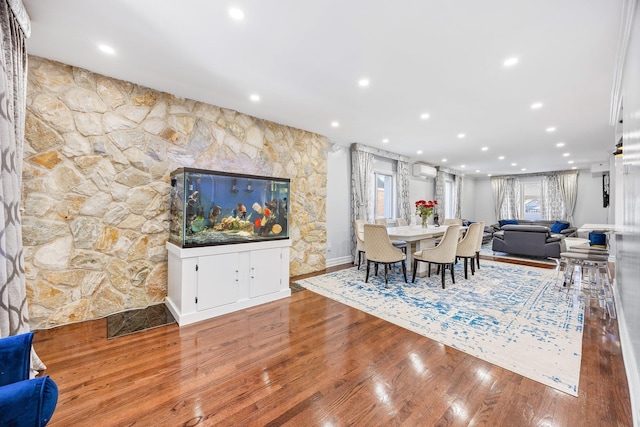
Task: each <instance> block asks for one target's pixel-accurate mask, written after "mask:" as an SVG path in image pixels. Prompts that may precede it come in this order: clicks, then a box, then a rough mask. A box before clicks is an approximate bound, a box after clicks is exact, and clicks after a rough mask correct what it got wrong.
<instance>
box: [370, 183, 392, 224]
mask: <svg viewBox="0 0 640 427" xmlns="http://www.w3.org/2000/svg"><path fill="white" fill-rule="evenodd" d="M394 181H395V177H394V175H393V173H388V172H387V173H383V172H376V173H375V189H376V203H375V206H374V208H373V209H374V215H375V218H386V219H392V218H395V195H394V191H393V189H394V188H395V185H393V183H394Z"/></svg>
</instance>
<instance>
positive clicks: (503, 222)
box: [498, 219, 518, 227]
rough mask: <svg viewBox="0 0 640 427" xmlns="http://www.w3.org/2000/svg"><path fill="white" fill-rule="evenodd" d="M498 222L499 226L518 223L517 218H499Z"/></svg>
mask: <svg viewBox="0 0 640 427" xmlns="http://www.w3.org/2000/svg"><path fill="white" fill-rule="evenodd" d="M498 224H499V225H500V227H503V226H505V225H510V224H514V225H518V220H517V219H501V220H500V221H498Z"/></svg>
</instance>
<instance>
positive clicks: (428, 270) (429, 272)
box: [427, 263, 431, 277]
mask: <svg viewBox="0 0 640 427" xmlns="http://www.w3.org/2000/svg"><path fill="white" fill-rule="evenodd" d="M427 277H431V263H428V264H427Z"/></svg>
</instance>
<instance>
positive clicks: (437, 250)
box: [411, 225, 462, 289]
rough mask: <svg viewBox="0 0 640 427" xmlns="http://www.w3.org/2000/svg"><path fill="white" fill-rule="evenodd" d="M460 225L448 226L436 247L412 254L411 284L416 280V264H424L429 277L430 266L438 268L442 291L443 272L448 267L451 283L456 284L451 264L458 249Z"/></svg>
mask: <svg viewBox="0 0 640 427" xmlns="http://www.w3.org/2000/svg"><path fill="white" fill-rule="evenodd" d="M461 228H462V226H460V225H450V226H448V227H447V229H446V230H445V231H444V234H443V235H442V238H441V239H440V243H438V245H437V246H436V247H433V248H426V249H423V250H421V251H419V252H416V253H414V254H413V278H412V280H411V281H412V282H415V280H416V270H417V268H418V262H426V263H427V264H428V266H427V275H428V276H431V264H437V265H438V266H439V268H440V273H441V280H442V289H444V271H445V269H446V268H445V267H449V269H450V270H451V281H452V282H453V283H456V279H455V276H454V273H453V264H454V262H455V261H456V249H457V247H458V235H459V234H460V229H461Z"/></svg>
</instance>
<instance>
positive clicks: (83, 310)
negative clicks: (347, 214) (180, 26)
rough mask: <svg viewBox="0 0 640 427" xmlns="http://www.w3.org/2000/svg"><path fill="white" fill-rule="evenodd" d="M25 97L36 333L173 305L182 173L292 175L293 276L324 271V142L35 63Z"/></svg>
mask: <svg viewBox="0 0 640 427" xmlns="http://www.w3.org/2000/svg"><path fill="white" fill-rule="evenodd" d="M27 91H28V96H27V97H28V99H29V100H30V102H29V104H28V106H27V117H26V122H27V126H26V132H25V163H24V173H23V198H22V200H23V204H24V205H25V206H26V207H25V210H24V213H23V223H24V225H25V227H26V228H25V241H24V245H25V251H24V253H25V267H26V269H27V270H28V275H27V276H28V277H27V289H28V296H29V305H30V316H31V327H32V328H33V329H38V328H43V327H52V326H57V325H61V324H65V323H70V322H77V321H82V320H88V319H93V318H97V317H102V316H106V315H109V314H111V313H115V312H119V311H122V310H126V309H131V308H139V307H146V306H148V305H150V304H154V303H157V302H159V301H162V300H163V299H164V297H165V296H166V292H167V289H166V287H167V253H166V249H165V248H164V244H165V243H166V241H167V239H168V235H169V234H168V230H169V226H168V212H167V211H168V206H169V201H168V197H169V174H170V172H171V171H173V170H174V169H176V168H179V167H187V166H189V167H196V168H202V169H216V170H226V171H229V172H241V173H249V174H256V175H267V176H274V177H282V178H290V179H291V182H292V185H291V217H290V227H291V235H290V238H291V240H292V248H291V263H290V274H291V275H300V274H305V273H310V272H314V271H317V270H321V269H324V268H325V263H326V260H325V246H326V232H325V229H326V212H325V210H326V207H325V197H326V184H327V163H326V162H327V148H328V144H329V141H328V139H327V138H325V137H323V136H320V135H317V134H314V133H311V132H307V131H304V130H300V129H294V128H291V127H288V126H283V125H280V124H277V123H273V122H268V121H265V120H261V119H258V118H255V117H251V116H247V115H245V114H242V113H239V112H236V111H233V110H229V109H225V108H219V107H216V106H213V105H208V104H205V103H202V102H197V101H194V100H189V99H183V98H178V97H176V96H173V95H170V94H167V93H163V92H159V91H155V90H152V89H149V88H145V87H141V86H138V85H135V84H133V83H129V82H124V81H120V80H115V79H111V78H108V77H105V76H101V75H97V74H94V73H92V72H90V71H88V70H84V69H80V68H75V67H72V66H69V65H64V64H60V63H57V62H54V61H49V60H46V59H43V58H38V57H33V56H32V57H30V58H29V76H28V82H27ZM38 236H41V238H39V237H38Z"/></svg>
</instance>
